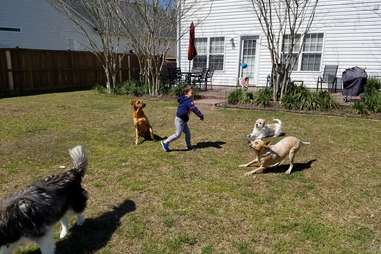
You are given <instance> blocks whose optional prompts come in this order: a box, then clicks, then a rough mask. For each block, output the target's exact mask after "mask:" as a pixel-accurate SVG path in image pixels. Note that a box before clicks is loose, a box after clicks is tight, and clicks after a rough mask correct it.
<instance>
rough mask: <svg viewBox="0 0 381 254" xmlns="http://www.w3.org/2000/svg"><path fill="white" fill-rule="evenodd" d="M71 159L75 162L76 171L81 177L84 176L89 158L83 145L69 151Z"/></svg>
mask: <svg viewBox="0 0 381 254" xmlns="http://www.w3.org/2000/svg"><path fill="white" fill-rule="evenodd" d="M69 154H70V157H71V159H72V160H73V166H74V169H75V170H76V171H77V172H78V173H79V174H80V175H81V176H84V175H85V173H86V168H87V157H86V153H85V148H84V147H83V146H82V145H78V146H76V147H74V148H72V149H70V150H69Z"/></svg>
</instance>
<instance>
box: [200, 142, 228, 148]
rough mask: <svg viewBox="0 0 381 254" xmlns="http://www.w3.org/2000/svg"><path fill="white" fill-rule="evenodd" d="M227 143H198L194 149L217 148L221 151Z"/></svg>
mask: <svg viewBox="0 0 381 254" xmlns="http://www.w3.org/2000/svg"><path fill="white" fill-rule="evenodd" d="M225 144H226V142H224V141H213V142H212V141H206V142H198V143H197V144H196V145H194V146H193V149H206V148H216V149H221V148H222V146H223V145H225Z"/></svg>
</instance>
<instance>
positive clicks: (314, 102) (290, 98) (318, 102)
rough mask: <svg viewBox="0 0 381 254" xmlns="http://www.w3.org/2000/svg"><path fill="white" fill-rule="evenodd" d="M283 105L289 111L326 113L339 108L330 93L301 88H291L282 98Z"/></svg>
mask: <svg viewBox="0 0 381 254" xmlns="http://www.w3.org/2000/svg"><path fill="white" fill-rule="evenodd" d="M282 105H283V107H285V108H286V109H289V110H319V111H326V110H330V109H334V108H336V107H337V103H336V102H335V100H334V99H333V97H332V96H331V95H330V94H329V92H327V91H319V92H311V91H309V90H308V89H307V88H305V87H301V86H295V87H290V88H289V90H288V92H287V93H286V94H285V95H284V96H283V98H282Z"/></svg>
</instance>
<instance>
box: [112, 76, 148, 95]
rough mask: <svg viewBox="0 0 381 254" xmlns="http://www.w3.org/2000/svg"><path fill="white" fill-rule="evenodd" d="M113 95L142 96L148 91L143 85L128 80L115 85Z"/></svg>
mask: <svg viewBox="0 0 381 254" xmlns="http://www.w3.org/2000/svg"><path fill="white" fill-rule="evenodd" d="M114 93H115V94H117V95H131V96H143V95H145V94H147V93H148V89H147V86H146V85H145V84H142V83H140V82H138V81H133V80H129V81H126V82H123V83H121V84H119V85H117V87H116V88H115V91H114Z"/></svg>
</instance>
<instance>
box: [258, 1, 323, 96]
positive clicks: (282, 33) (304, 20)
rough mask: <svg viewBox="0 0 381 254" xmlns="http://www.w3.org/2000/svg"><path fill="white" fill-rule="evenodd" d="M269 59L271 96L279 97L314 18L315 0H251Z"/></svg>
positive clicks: (285, 89) (286, 84)
mask: <svg viewBox="0 0 381 254" xmlns="http://www.w3.org/2000/svg"><path fill="white" fill-rule="evenodd" d="M250 2H251V4H252V6H253V9H254V12H255V14H256V16H257V18H258V21H259V23H260V25H261V28H262V30H263V32H264V34H265V36H266V40H267V47H268V49H269V51H270V55H271V62H272V73H271V74H272V75H271V82H272V87H273V100H274V101H278V100H281V98H282V97H283V95H284V94H285V92H286V91H287V87H288V85H289V81H290V76H291V73H292V70H293V68H294V65H295V64H296V63H297V61H296V59H297V57H299V55H300V54H301V51H302V49H303V46H304V40H303V38H304V35H306V34H307V33H308V32H309V30H310V28H311V26H312V23H313V20H314V18H315V12H316V8H317V4H318V0H275V1H274V0H250Z"/></svg>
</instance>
